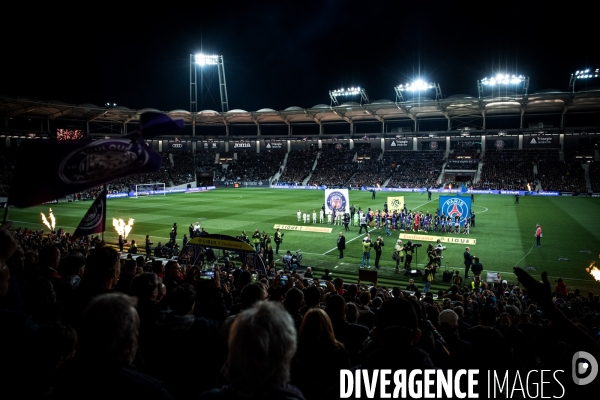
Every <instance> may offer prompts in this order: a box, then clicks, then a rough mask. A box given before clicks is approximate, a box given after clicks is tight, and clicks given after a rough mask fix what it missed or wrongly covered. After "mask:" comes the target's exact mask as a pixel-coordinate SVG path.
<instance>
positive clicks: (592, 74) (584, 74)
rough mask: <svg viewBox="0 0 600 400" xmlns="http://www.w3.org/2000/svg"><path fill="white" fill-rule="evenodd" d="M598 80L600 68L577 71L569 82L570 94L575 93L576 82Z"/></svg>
mask: <svg viewBox="0 0 600 400" xmlns="http://www.w3.org/2000/svg"><path fill="white" fill-rule="evenodd" d="M597 78H600V68H596V69H592V68H586V69H582V70H579V71H575V72H574V73H572V74H571V79H570V81H569V92H571V93H574V92H575V82H576V81H577V80H591V79H597Z"/></svg>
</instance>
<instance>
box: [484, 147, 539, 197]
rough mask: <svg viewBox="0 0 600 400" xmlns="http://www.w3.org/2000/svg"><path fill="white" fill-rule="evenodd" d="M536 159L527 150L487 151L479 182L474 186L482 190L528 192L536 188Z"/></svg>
mask: <svg viewBox="0 0 600 400" xmlns="http://www.w3.org/2000/svg"><path fill="white" fill-rule="evenodd" d="M534 160H535V159H534V158H533V157H531V156H529V155H528V152H527V151H526V150H506V149H503V150H487V151H486V153H485V157H484V158H483V166H482V168H481V175H480V177H479V181H478V182H476V183H475V184H474V185H473V188H474V189H480V190H484V189H485V190H526V188H527V184H528V183H529V184H530V185H531V186H532V187H535V186H534V174H533V166H534V163H535V161H534Z"/></svg>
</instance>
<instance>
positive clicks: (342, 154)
mask: <svg viewBox="0 0 600 400" xmlns="http://www.w3.org/2000/svg"><path fill="white" fill-rule="evenodd" d="M355 154H356V149H350V148H348V147H347V146H343V145H341V144H340V145H330V146H329V147H326V148H324V149H322V150H321V151H320V154H319V158H318V161H317V166H316V168H315V169H314V170H313V171H312V173H311V175H310V178H309V180H308V185H316V186H327V187H341V186H343V185H345V184H346V181H347V180H348V178H350V176H351V175H352V173H353V172H354V171H355V169H356V163H354V162H353V159H354V155H355Z"/></svg>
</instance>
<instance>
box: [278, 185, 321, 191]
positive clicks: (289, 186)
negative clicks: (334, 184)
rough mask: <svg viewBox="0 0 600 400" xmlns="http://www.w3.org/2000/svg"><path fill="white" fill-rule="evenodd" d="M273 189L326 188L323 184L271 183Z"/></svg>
mask: <svg viewBox="0 0 600 400" xmlns="http://www.w3.org/2000/svg"><path fill="white" fill-rule="evenodd" d="M270 188H271V189H312V190H325V188H324V187H323V186H301V185H298V186H295V185H271V186H270Z"/></svg>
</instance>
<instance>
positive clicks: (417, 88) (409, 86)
mask: <svg viewBox="0 0 600 400" xmlns="http://www.w3.org/2000/svg"><path fill="white" fill-rule="evenodd" d="M431 89H435V99H436V100H441V99H442V89H441V88H440V84H439V83H434V82H425V81H424V80H422V79H416V80H414V81H412V82H410V83H406V84H404V85H402V84H400V85H398V86H395V87H394V90H395V91H396V103H401V102H403V101H404V100H405V99H404V96H403V95H402V92H412V93H420V92H425V91H427V90H431Z"/></svg>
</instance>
